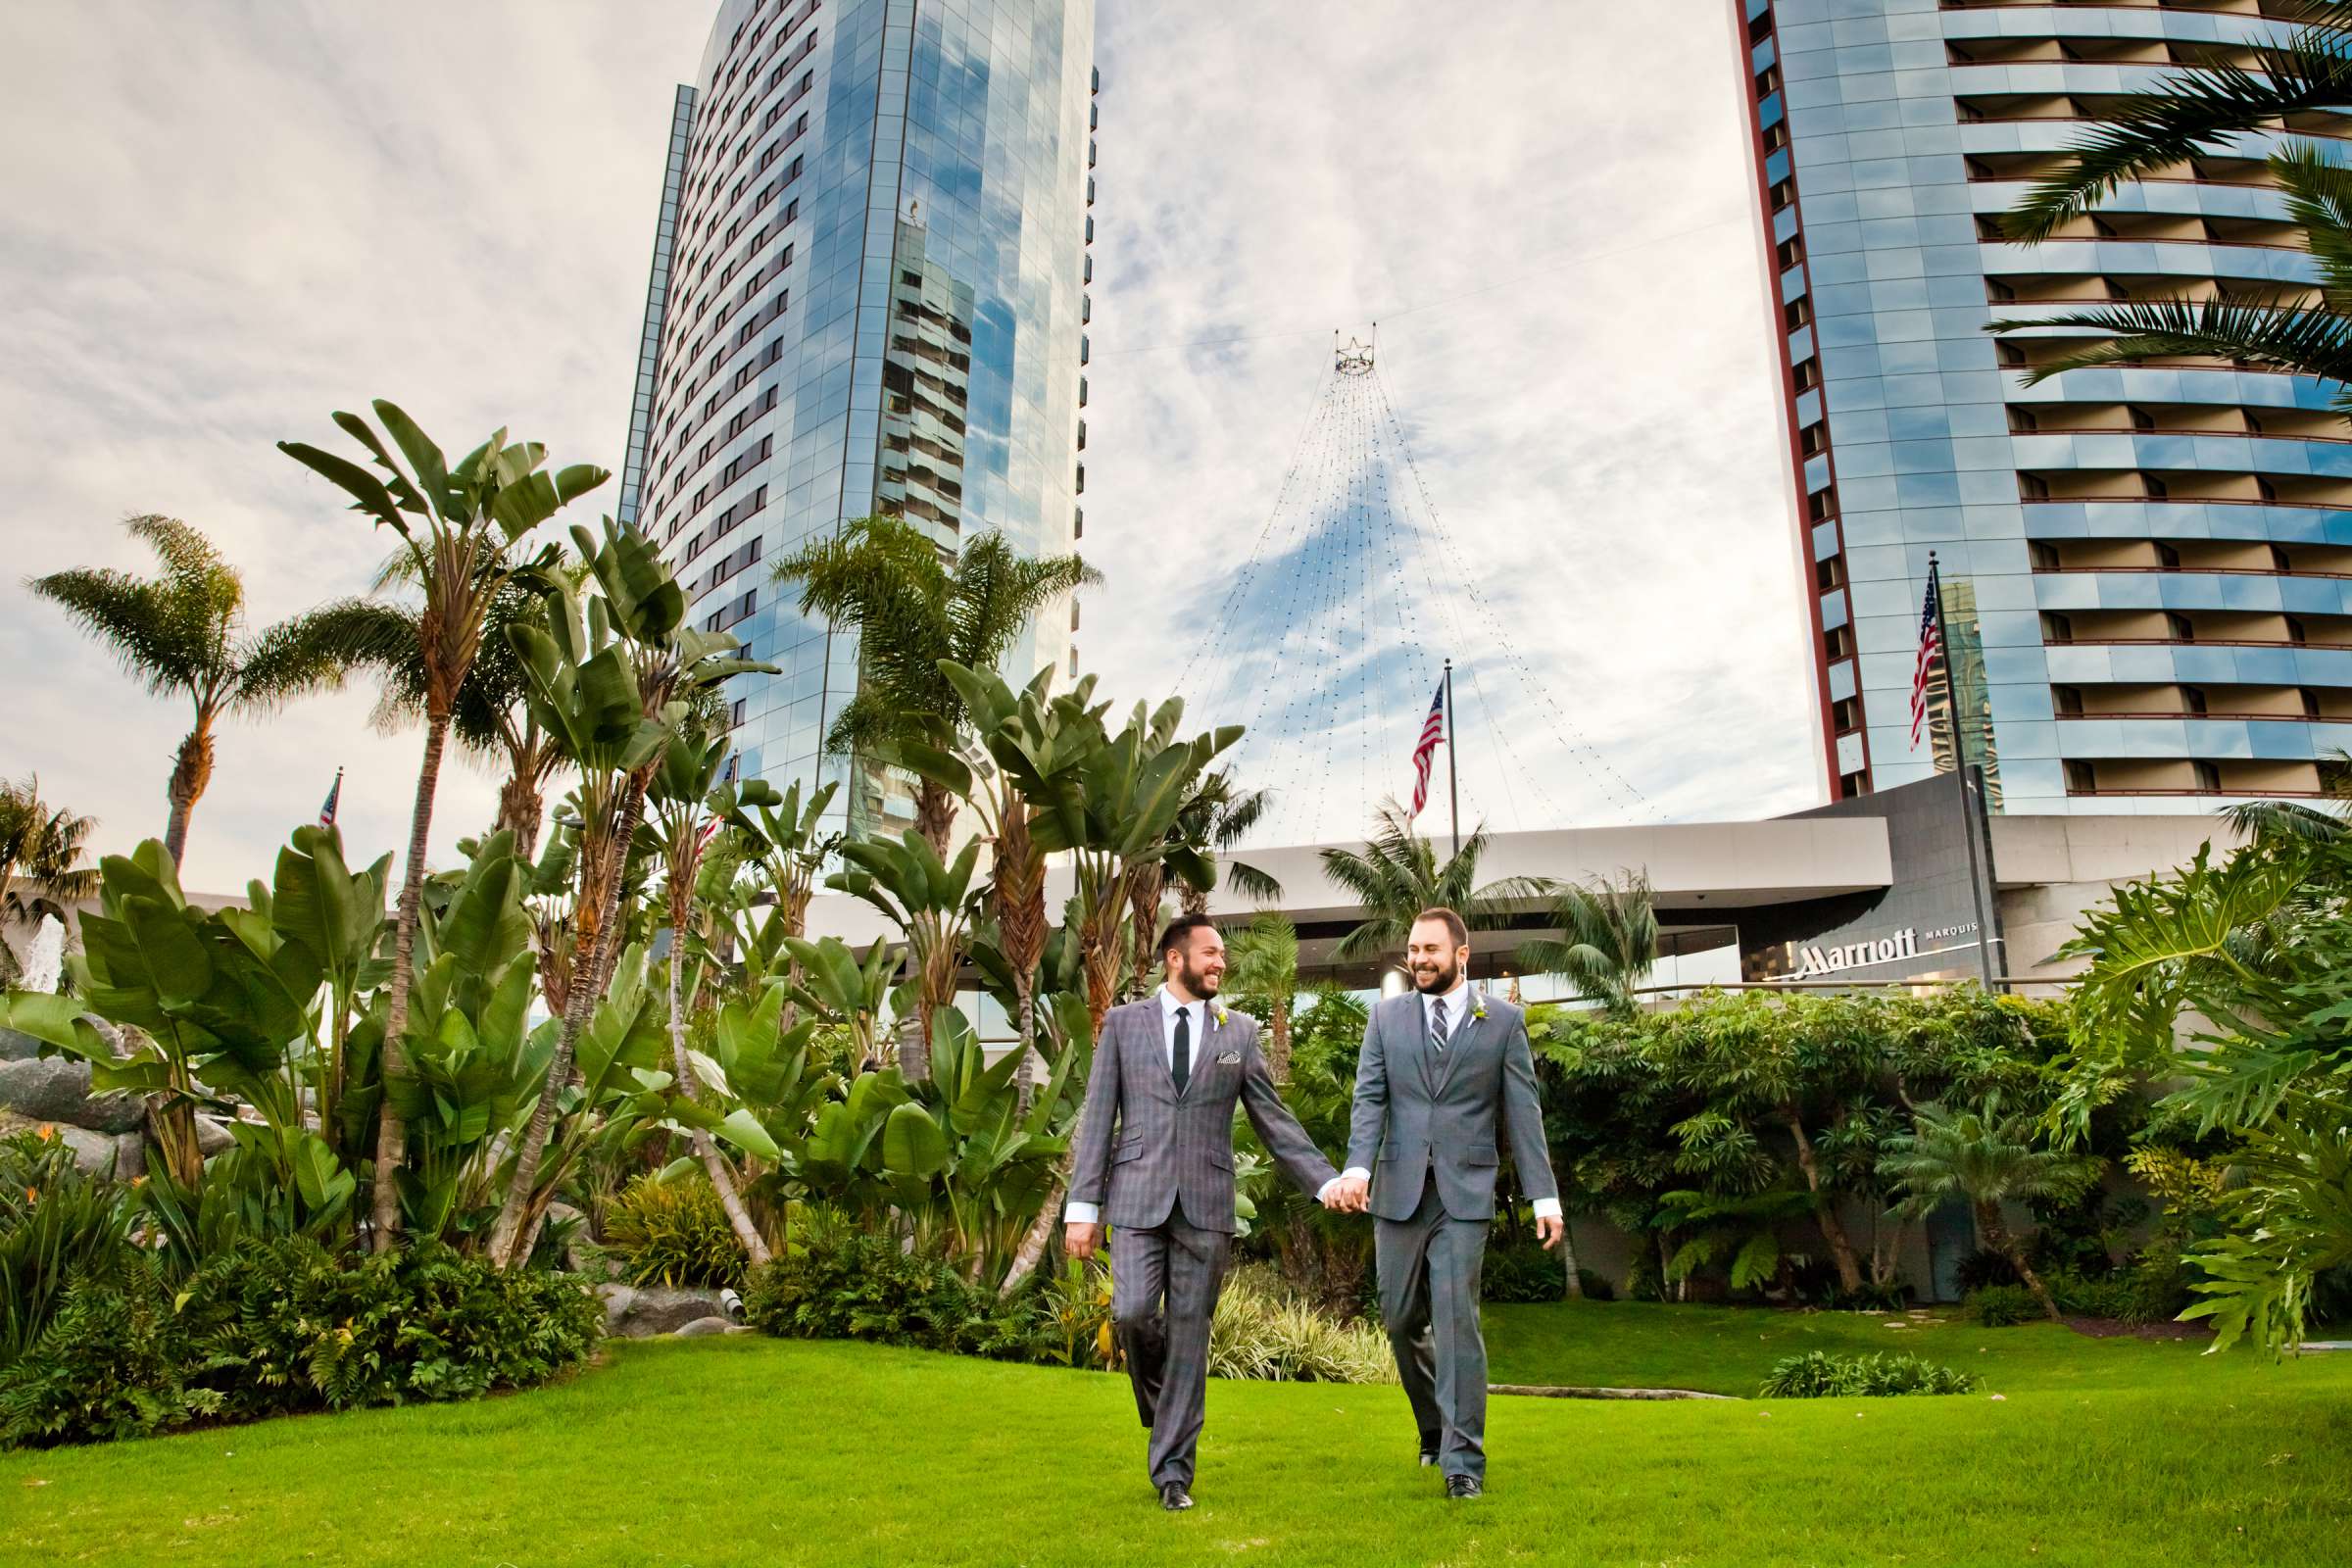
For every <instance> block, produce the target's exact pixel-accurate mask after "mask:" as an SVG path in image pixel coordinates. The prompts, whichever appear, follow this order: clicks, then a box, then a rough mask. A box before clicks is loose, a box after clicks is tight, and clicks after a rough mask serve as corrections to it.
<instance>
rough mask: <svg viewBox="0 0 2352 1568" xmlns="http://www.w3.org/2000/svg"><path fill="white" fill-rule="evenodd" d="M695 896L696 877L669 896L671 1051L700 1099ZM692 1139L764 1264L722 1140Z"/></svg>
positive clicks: (681, 1079) (688, 1093) (734, 1224)
mask: <svg viewBox="0 0 2352 1568" xmlns="http://www.w3.org/2000/svg"><path fill="white" fill-rule="evenodd" d="M673 880H674V874H673ZM693 901H694V893H693V886H692V883H691V881H689V882H688V884H687V885H686V887H685V888H684V889H683V890H682V896H681V891H673V892H672V895H671V897H670V901H669V1056H670V1065H671V1067H672V1068H673V1069H675V1070H676V1072H677V1075H678V1092H679V1093H680V1094H682V1095H684V1096H685V1097H686V1098H687V1099H688V1100H689V1101H693V1102H700V1101H701V1099H702V1095H701V1094H700V1093H699V1089H700V1085H699V1084H698V1083H697V1082H696V1080H695V1076H694V1061H693V1059H692V1058H691V1057H689V1056H688V1055H687V1054H686V1013H685V1007H684V996H683V993H684V991H685V986H684V984H683V983H682V982H681V980H680V979H679V976H680V975H682V974H683V973H684V972H685V968H686V964H685V956H686V954H685V946H686V943H685V931H686V917H687V916H688V915H689V914H690V913H692V912H693V911H692V905H693ZM689 1141H690V1142H691V1143H692V1144H693V1145H694V1152H695V1157H696V1158H698V1159H700V1160H701V1161H702V1162H703V1170H704V1172H705V1173H706V1174H708V1175H709V1176H710V1178H711V1190H712V1191H714V1192H716V1193H717V1194H718V1202H719V1206H720V1207H721V1208H724V1209H725V1210H726V1211H727V1224H728V1226H729V1227H730V1228H732V1229H733V1230H734V1232H735V1239H736V1240H737V1241H739V1242H741V1243H742V1244H743V1250H744V1251H746V1252H748V1253H749V1254H751V1259H752V1266H753V1267H755V1268H765V1267H766V1266H767V1263H768V1251H767V1239H766V1238H765V1237H763V1236H761V1235H760V1227H759V1226H757V1225H755V1224H753V1223H752V1215H751V1210H749V1209H747V1208H745V1207H744V1206H743V1194H742V1193H741V1192H739V1191H737V1189H736V1186H735V1170H734V1167H733V1166H731V1165H729V1164H728V1163H727V1157H726V1155H724V1154H722V1153H720V1152H718V1140H717V1139H715V1138H713V1137H711V1134H710V1133H708V1132H707V1131H705V1130H704V1129H702V1128H700V1127H697V1128H695V1129H694V1132H693V1136H692V1137H691V1139H690V1140H689Z"/></svg>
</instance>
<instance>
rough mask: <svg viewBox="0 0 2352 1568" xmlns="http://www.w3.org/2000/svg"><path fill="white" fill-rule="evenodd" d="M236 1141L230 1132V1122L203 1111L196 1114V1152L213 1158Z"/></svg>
mask: <svg viewBox="0 0 2352 1568" xmlns="http://www.w3.org/2000/svg"><path fill="white" fill-rule="evenodd" d="M235 1142H236V1139H235V1138H234V1137H232V1136H230V1134H229V1130H228V1124H227V1123H226V1122H224V1121H222V1120H221V1119H220V1118H219V1117H217V1116H207V1115H204V1114H202V1113H201V1112H200V1113H199V1114H198V1115H197V1116H196V1152H198V1153H200V1154H202V1155H204V1156H205V1157H206V1158H208V1159H209V1158H211V1157H212V1156H213V1155H215V1154H218V1153H219V1152H221V1151H222V1150H223V1149H226V1148H228V1146H229V1145H231V1144H233V1143H235Z"/></svg>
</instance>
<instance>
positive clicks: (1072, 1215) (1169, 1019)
mask: <svg viewBox="0 0 2352 1568" xmlns="http://www.w3.org/2000/svg"><path fill="white" fill-rule="evenodd" d="M1209 1006H1210V1004H1208V1003H1205V1002H1185V1001H1182V1000H1180V999H1179V998H1178V997H1177V995H1176V993H1175V992H1173V991H1170V990H1169V989H1168V988H1167V987H1166V986H1164V985H1163V986H1161V987H1160V988H1159V1049H1160V1054H1161V1058H1162V1059H1163V1060H1165V1061H1166V1062H1167V1064H1168V1072H1169V1074H1170V1075H1171V1076H1173V1075H1174V1073H1175V1071H1176V1018H1177V1015H1178V1014H1179V1013H1190V1014H1191V1015H1192V1016H1191V1018H1190V1020H1189V1021H1188V1024H1187V1027H1186V1038H1187V1042H1188V1046H1189V1054H1188V1055H1187V1056H1186V1067H1187V1070H1186V1074H1185V1080H1186V1082H1188V1083H1189V1082H1191V1081H1192V1074H1193V1073H1196V1072H1199V1071H1200V1070H1201V1041H1203V1040H1205V1039H1206V1038H1207V1037H1208V1018H1209V1011H1208V1009H1209ZM1338 1180H1339V1178H1338V1177H1336V1176H1335V1177H1333V1178H1332V1179H1331V1181H1328V1182H1325V1183H1324V1184H1323V1185H1322V1187H1321V1188H1319V1189H1318V1190H1317V1191H1316V1193H1315V1201H1317V1202H1321V1201H1323V1196H1324V1194H1326V1193H1328V1192H1330V1191H1331V1189H1332V1186H1333V1185H1334V1183H1336V1182H1338ZM1102 1217H1103V1209H1102V1206H1101V1205H1100V1204H1096V1203H1072V1204H1070V1205H1068V1206H1067V1207H1066V1208H1064V1209H1063V1210H1062V1211H1061V1222H1062V1223H1063V1224H1064V1225H1093V1224H1097V1223H1099V1222H1100V1221H1101V1220H1102Z"/></svg>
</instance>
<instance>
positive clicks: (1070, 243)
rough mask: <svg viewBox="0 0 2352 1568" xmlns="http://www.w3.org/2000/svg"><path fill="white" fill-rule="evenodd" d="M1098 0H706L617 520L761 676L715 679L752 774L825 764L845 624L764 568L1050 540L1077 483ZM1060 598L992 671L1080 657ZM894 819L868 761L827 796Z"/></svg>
mask: <svg viewBox="0 0 2352 1568" xmlns="http://www.w3.org/2000/svg"><path fill="white" fill-rule="evenodd" d="M1095 85H1096V83H1095V76H1094V6H1093V3H1092V0H970V3H966V0H724V3H723V4H721V5H720V7H719V11H718V19H717V21H716V22H715V23H714V24H713V25H712V26H711V41H710V44H709V46H708V47H707V48H706V49H705V51H704V54H703V63H702V69H701V70H700V71H699V72H698V73H697V74H696V77H695V80H694V82H693V83H692V84H691V85H687V86H681V87H680V88H679V89H678V92H677V103H676V109H675V113H674V118H673V120H672V123H671V128H670V139H669V157H668V161H667V165H666V168H665V172H664V175H663V181H662V209H661V221H660V224H659V226H658V228H657V230H656V236H655V242H654V264H653V277H652V281H651V283H650V285H649V287H648V289H647V293H646V309H645V330H644V336H643V339H642V342H641V345H640V349H639V360H638V369H637V381H636V389H635V396H634V399H633V401H632V404H631V409H630V420H629V443H628V454H627V460H626V463H625V466H624V467H623V471H622V476H621V493H620V505H619V511H620V516H621V519H622V520H623V521H626V522H631V523H634V524H635V525H636V526H638V527H639V528H641V529H643V530H644V531H645V532H646V533H647V534H648V535H649V536H651V537H652V538H653V540H654V541H655V542H656V543H657V544H658V545H659V546H660V547H661V548H662V552H663V554H664V556H665V557H666V558H667V560H668V561H669V563H670V564H671V565H672V567H673V568H674V569H675V570H676V572H677V574H678V578H679V580H680V581H681V582H682V583H684V584H685V585H686V591H687V595H688V598H689V601H690V603H691V605H692V613H693V617H694V620H695V622H696V623H697V624H699V625H703V626H706V627H709V628H711V629H713V630H727V631H732V632H733V633H734V634H735V635H736V636H738V637H740V638H742V639H743V640H744V641H745V643H746V644H747V645H748V647H749V650H750V652H751V654H752V656H753V657H755V658H758V659H762V660H767V661H770V662H774V663H776V664H779V665H781V666H782V671H781V673H779V674H776V675H754V676H741V677H738V678H737V679H736V680H735V681H734V682H733V683H732V684H731V685H730V686H729V687H728V689H727V696H728V698H729V699H730V703H731V712H732V715H733V720H734V724H735V739H736V742H737V745H738V748H739V750H740V753H741V756H742V759H743V768H744V771H745V772H746V773H748V774H754V775H757V776H760V777H763V778H766V779H768V780H769V781H771V782H773V783H775V784H776V785H778V786H779V787H782V786H784V785H786V784H788V783H789V782H791V781H793V780H796V779H797V780H813V779H816V778H818V777H826V778H840V777H842V776H843V772H844V770H843V768H842V766H841V764H840V761H839V760H837V759H831V758H826V757H824V756H823V755H822V752H823V736H824V733H825V729H826V726H827V725H828V724H829V723H830V722H831V721H832V717H833V715H834V714H835V713H837V712H838V711H840V707H841V705H842V703H843V702H844V701H845V700H847V698H848V697H849V696H850V695H851V694H852V693H854V692H855V690H856V684H857V680H858V649H857V645H856V636H855V633H854V632H851V631H848V630H846V629H836V628H833V627H829V626H828V625H826V624H825V623H824V622H823V621H822V620H809V619H805V618H803V617H802V616H801V615H800V614H799V613H797V611H796V609H795V595H794V594H793V593H792V591H791V590H790V589H788V588H786V589H780V588H779V587H778V585H776V584H774V583H771V582H770V581H769V580H768V573H769V571H770V570H771V569H772V564H773V563H774V562H775V561H776V560H777V559H778V558H780V557H782V556H785V555H787V554H789V553H791V552H792V551H794V550H796V549H798V548H799V547H801V546H802V545H803V544H805V543H806V542H807V541H809V540H810V539H812V538H816V537H820V536H823V535H826V534H830V533H832V532H834V531H835V530H836V529H838V528H839V527H840V526H841V524H842V523H843V522H844V521H846V520H848V519H851V518H856V517H861V516H865V515H869V514H876V513H884V514H893V515H900V516H903V517H905V518H907V520H909V521H910V522H914V523H916V524H918V525H919V526H921V527H923V528H925V529H926V530H927V531H929V532H930V533H931V535H932V537H933V538H934V539H935V540H936V541H937V542H938V544H939V547H940V549H941V550H942V551H943V552H949V553H953V552H954V551H956V549H957V548H958V541H960V540H962V539H966V538H972V537H976V536H978V535H979V534H981V533H984V532H986V531H988V530H990V529H996V530H1001V531H1002V532H1003V533H1004V534H1005V537H1006V538H1007V539H1008V540H1009V541H1011V543H1012V544H1013V545H1014V546H1015V548H1017V549H1019V550H1020V551H1022V552H1023V553H1024V554H1028V555H1039V554H1058V553H1064V552H1067V551H1068V550H1069V549H1070V548H1071V544H1072V541H1073V540H1075V539H1076V538H1077V536H1078V534H1079V532H1080V528H1081V519H1080V516H1079V512H1078V500H1077V498H1078V495H1079V493H1080V492H1081V491H1082V490H1083V489H1084V487H1085V472H1084V469H1083V467H1082V466H1081V465H1080V460H1079V453H1080V452H1081V451H1082V450H1083V449H1084V447H1085V444H1086V437H1085V426H1084V423H1083V421H1082V418H1081V416H1080V412H1079V411H1080V409H1081V408H1082V407H1083V405H1084V404H1085V401H1086V390H1085V380H1084V370H1083V367H1084V365H1085V362H1086V337H1085V323H1086V320H1087V318H1088V315H1089V312H1090V308H1091V307H1090V302H1089V300H1088V298H1087V294H1086V285H1087V283H1088V281H1089V280H1090V277H1091V273H1092V270H1093V262H1092V259H1091V257H1090V256H1089V254H1088V251H1087V246H1088V244H1089V243H1090V242H1091V241H1092V239H1093V237H1094V233H1093V231H1094V221H1093V219H1092V218H1091V217H1090V216H1089V215H1088V211H1087V209H1088V208H1089V207H1091V206H1092V205H1093V201H1094V176H1093V173H1092V170H1093V166H1094V162H1095V144H1094V139H1093V130H1094V127H1095V109H1094V101H1093V92H1094V88H1095ZM1076 625H1077V607H1076V605H1075V604H1074V603H1073V604H1071V605H1070V606H1069V608H1068V609H1067V611H1066V612H1049V613H1048V614H1047V615H1046V616H1044V617H1042V618H1041V619H1040V621H1039V622H1038V624H1037V625H1036V626H1035V627H1034V628H1033V630H1032V631H1031V633H1030V634H1029V636H1028V638H1027V639H1025V641H1024V643H1023V645H1022V647H1020V648H1019V649H1017V650H1016V651H1015V652H1014V654H1013V656H1012V659H1011V661H1010V664H1011V666H1012V667H1010V668H1009V669H1008V670H1007V673H1008V675H1010V676H1013V677H1015V678H1019V677H1025V676H1026V675H1028V674H1030V673H1031V672H1033V671H1035V670H1037V669H1040V668H1043V667H1045V666H1046V665H1048V664H1051V663H1055V662H1063V663H1067V664H1070V665H1072V666H1073V667H1074V665H1075V662H1076V658H1077V653H1076V650H1075V648H1074V647H1073V646H1072V642H1071V634H1072V632H1073V631H1074V630H1075V628H1076ZM834 810H835V813H836V815H840V814H841V813H843V812H844V811H845V810H846V811H847V813H848V816H849V819H850V820H851V821H854V822H856V823H858V825H860V826H868V827H885V828H887V827H895V826H897V825H899V824H901V823H902V822H903V821H905V820H907V819H908V810H907V802H906V800H905V799H904V792H903V791H902V790H901V789H900V788H899V787H898V786H897V785H896V784H895V783H894V782H893V781H891V780H890V779H888V778H886V777H884V776H882V775H880V774H879V773H878V772H872V771H865V770H860V772H859V776H858V777H857V778H856V779H854V780H853V781H852V787H851V788H850V789H847V790H845V791H844V792H843V798H841V799H838V800H837V801H836V803H835V807H834Z"/></svg>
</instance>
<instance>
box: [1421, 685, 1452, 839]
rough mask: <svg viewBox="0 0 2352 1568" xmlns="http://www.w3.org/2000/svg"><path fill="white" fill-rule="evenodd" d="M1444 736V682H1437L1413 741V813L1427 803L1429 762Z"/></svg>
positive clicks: (1434, 756)
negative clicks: (1436, 692) (1435, 693)
mask: <svg viewBox="0 0 2352 1568" xmlns="http://www.w3.org/2000/svg"><path fill="white" fill-rule="evenodd" d="M1445 738H1446V683H1445V682H1444V681H1440V682H1438V695H1437V696H1436V697H1434V698H1432V699H1431V700H1430V704H1429V716H1428V717H1427V718H1425V719H1423V720H1422V721H1421V738H1420V739H1419V740H1417V741H1415V742H1414V743H1413V815H1415V816H1419V815H1420V814H1421V808H1423V807H1424V806H1427V805H1428V804H1429V764H1430V762H1431V761H1432V760H1434V759H1435V758H1436V757H1437V755H1438V743H1439V742H1441V741H1443V740H1444V739H1445Z"/></svg>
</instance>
